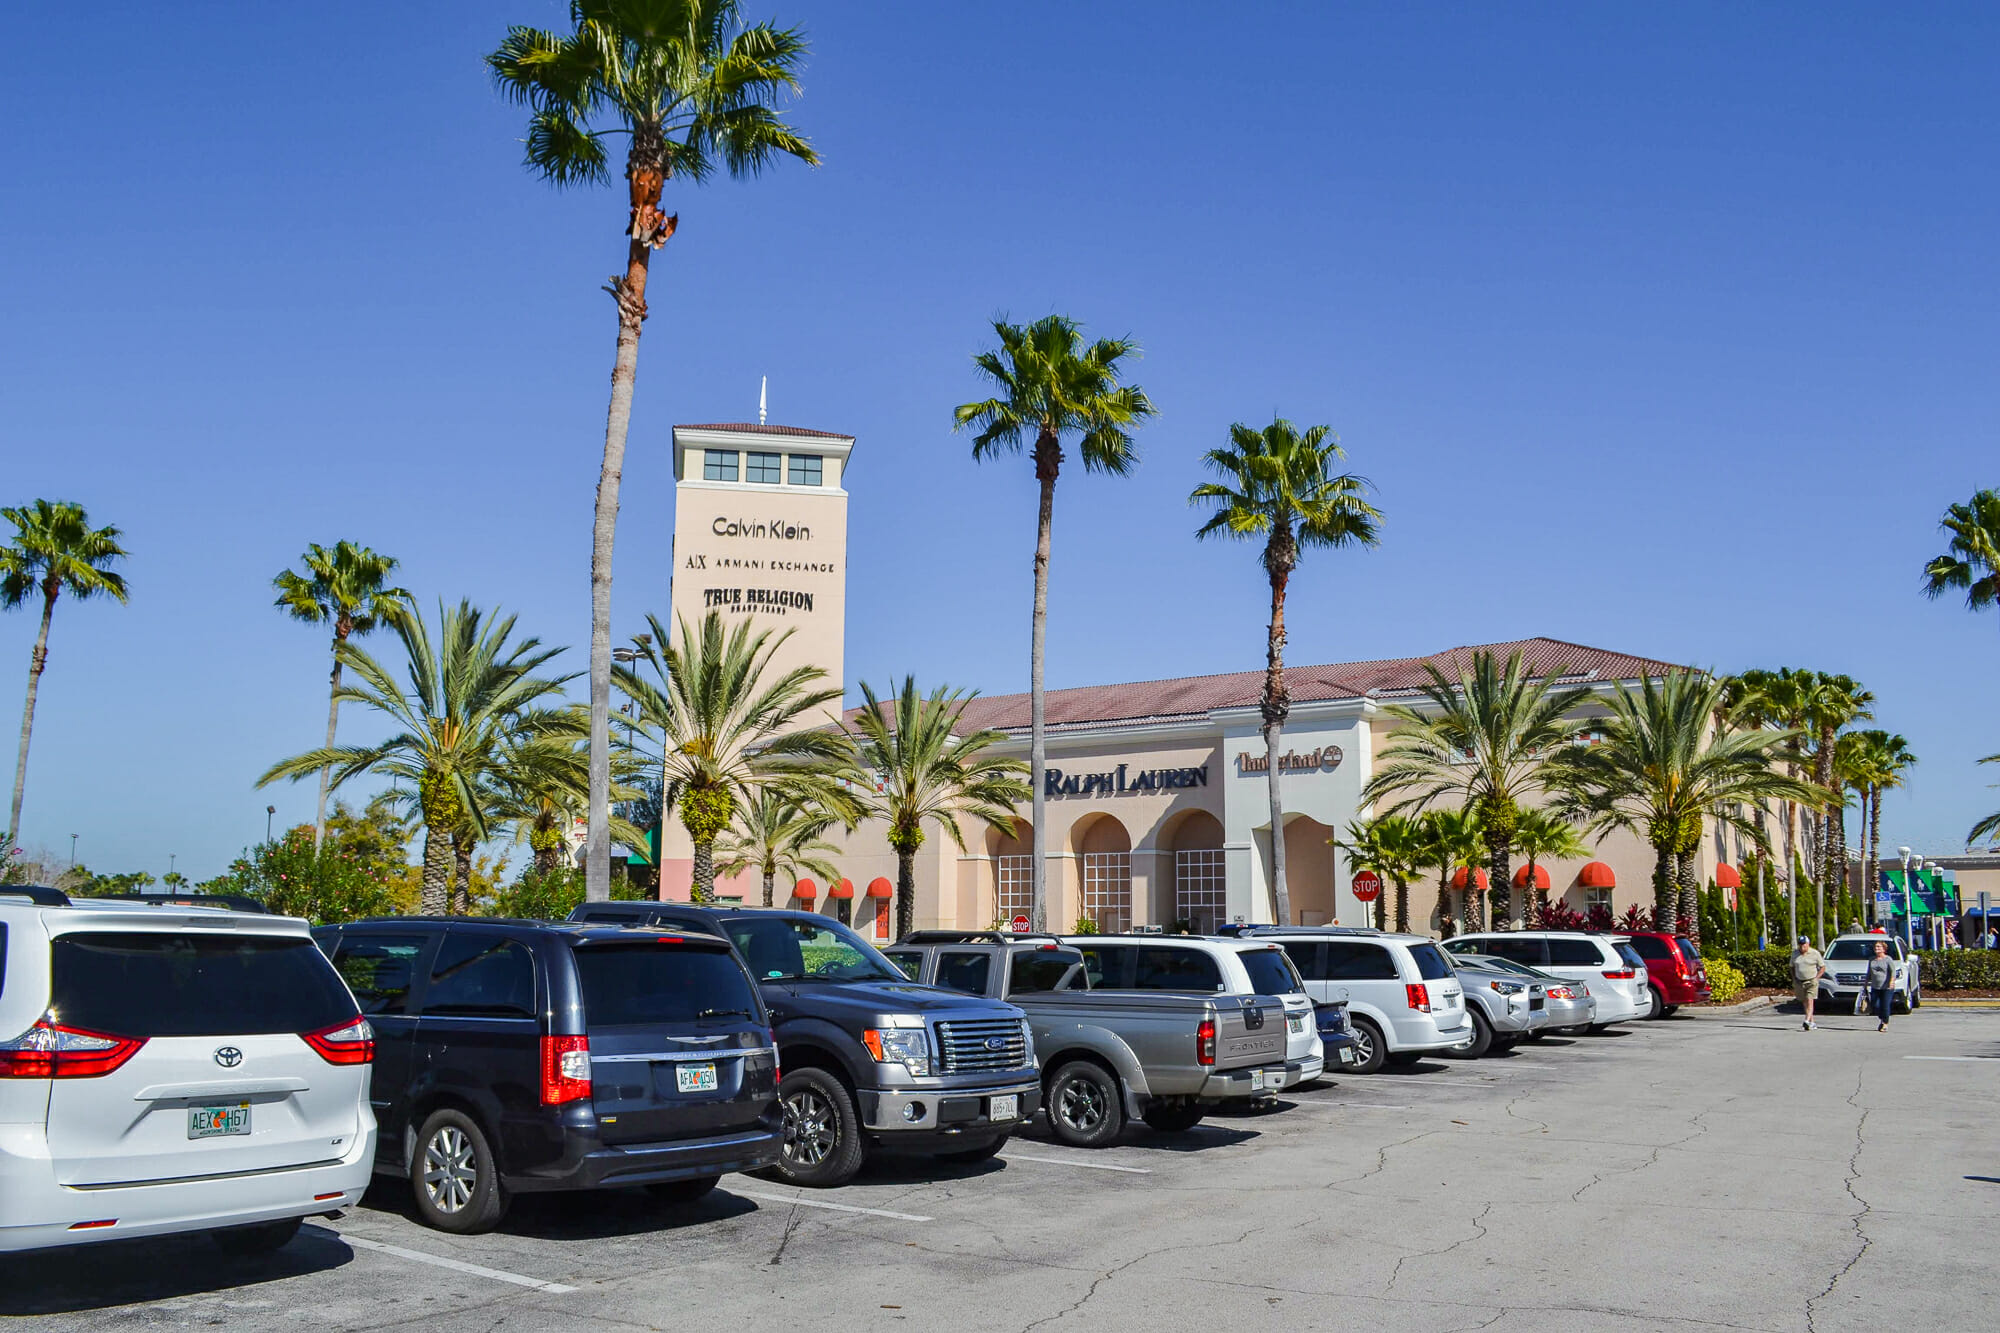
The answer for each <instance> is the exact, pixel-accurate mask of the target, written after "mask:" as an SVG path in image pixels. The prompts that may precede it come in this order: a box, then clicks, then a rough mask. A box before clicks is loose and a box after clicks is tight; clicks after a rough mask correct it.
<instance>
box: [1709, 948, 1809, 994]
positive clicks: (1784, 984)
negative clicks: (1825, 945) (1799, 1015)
mask: <svg viewBox="0 0 2000 1333" xmlns="http://www.w3.org/2000/svg"><path fill="white" fill-rule="evenodd" d="M1701 956H1702V957H1703V958H1705V959H1707V960H1708V961H1709V962H1711V963H1713V962H1715V961H1717V960H1720V961H1722V962H1725V963H1728V964H1729V965H1730V966H1731V967H1733V968H1735V969H1736V970H1737V971H1738V972H1741V973H1742V974H1743V984H1744V985H1745V986H1746V987H1749V988H1750V989H1753V990H1772V989H1780V990H1784V989H1789V988H1790V987H1791V984H1792V966H1791V961H1790V958H1789V956H1788V955H1786V954H1785V953H1783V952H1782V951H1780V950H1777V949H1737V950H1732V951H1710V950H1707V949H1704V950H1702V955H1701Z"/></svg>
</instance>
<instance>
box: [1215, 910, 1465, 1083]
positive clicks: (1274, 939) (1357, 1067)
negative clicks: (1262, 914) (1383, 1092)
mask: <svg viewBox="0 0 2000 1333" xmlns="http://www.w3.org/2000/svg"><path fill="white" fill-rule="evenodd" d="M1244 934H1245V935H1246V936H1248V937H1251V938H1254V939H1258V940H1264V941H1269V942H1271V943H1274V944H1281V945H1283V946H1284V949H1285V953H1286V954H1287V955H1289V956H1290V958H1291V960H1292V964H1293V966H1295V967H1297V968H1298V970H1299V973H1300V974H1301V975H1302V976H1304V977H1305V979H1306V993H1307V994H1308V995H1310V996H1312V998H1313V999H1314V1000H1315V1001H1317V1002H1319V1003H1322V1004H1331V1003H1333V1002H1334V1001H1336V1000H1345V1001H1347V1021H1348V1024H1349V1026H1351V1027H1352V1028H1353V1029H1354V1065H1353V1068H1354V1071H1355V1072H1356V1073H1360V1074H1372V1073H1374V1072H1375V1071H1376V1070H1378V1069H1380V1068H1381V1067H1382V1066H1383V1064H1384V1063H1389V1064H1398V1065H1402V1064H1409V1063H1411V1062H1413V1061H1415V1060H1416V1059H1417V1058H1418V1057H1419V1056H1421V1055H1423V1054H1425V1053H1426V1052H1430V1051H1445V1050H1449V1049H1451V1048H1452V1047H1454V1046H1456V1045H1458V1044H1459V1043H1460V1042H1462V1041H1464V1040H1465V1039H1466V1038H1467V1037H1469V1036H1471V1035H1472V1026H1471V1020H1470V1019H1468V1018H1467V1017H1466V1014H1465V991H1464V989H1463V988H1462V987H1461V986H1460V984H1459V980H1458V973H1457V972H1456V971H1454V970H1453V968H1452V966H1451V963H1450V961H1449V960H1447V959H1446V958H1445V957H1444V955H1442V954H1440V953H1439V952H1438V949H1437V945H1436V943H1435V942H1433V941H1432V940H1431V939H1430V937H1428V936H1425V935H1390V934H1386V933H1383V932H1378V931H1373V930H1361V929H1351V928H1347V927H1341V926H1324V927H1318V928H1314V927H1309V926H1260V927H1257V928H1255V929H1252V930H1248V931H1245V932H1244Z"/></svg>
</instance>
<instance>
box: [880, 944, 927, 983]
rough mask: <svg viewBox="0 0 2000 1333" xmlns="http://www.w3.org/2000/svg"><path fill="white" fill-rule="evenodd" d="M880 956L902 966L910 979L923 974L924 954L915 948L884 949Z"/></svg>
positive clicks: (918, 977) (915, 978)
mask: <svg viewBox="0 0 2000 1333" xmlns="http://www.w3.org/2000/svg"><path fill="white" fill-rule="evenodd" d="M882 956H883V957H884V958H886V959H888V960H889V961H890V962H892V963H894V964H895V965H896V966H897V967H900V968H902V969H903V971H904V973H905V974H907V975H908V976H909V978H910V980H912V981H916V980H918V979H920V978H921V977H922V976H923V975H924V956H923V954H921V953H919V952H918V951H917V950H915V949H884V950H883V951H882Z"/></svg>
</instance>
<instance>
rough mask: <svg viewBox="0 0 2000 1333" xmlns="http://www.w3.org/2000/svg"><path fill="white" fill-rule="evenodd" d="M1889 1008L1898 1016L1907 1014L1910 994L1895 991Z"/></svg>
mask: <svg viewBox="0 0 2000 1333" xmlns="http://www.w3.org/2000/svg"><path fill="white" fill-rule="evenodd" d="M1889 1007H1890V1008H1891V1009H1893V1010H1895V1011H1896V1012H1897V1013H1899V1014H1907V1013H1909V1012H1910V993H1909V992H1908V991H1897V992H1896V997H1895V998H1894V999H1893V1000H1891V1001H1890V1002H1889Z"/></svg>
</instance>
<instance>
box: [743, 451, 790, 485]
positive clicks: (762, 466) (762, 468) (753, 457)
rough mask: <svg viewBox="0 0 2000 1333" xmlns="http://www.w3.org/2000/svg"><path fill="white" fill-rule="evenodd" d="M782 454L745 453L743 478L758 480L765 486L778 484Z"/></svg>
mask: <svg viewBox="0 0 2000 1333" xmlns="http://www.w3.org/2000/svg"><path fill="white" fill-rule="evenodd" d="M782 457H783V455H782V454H745V455H744V456H743V480H745V481H754V482H758V483H760V484H762V485H765V486H776V485H777V484H778V460H779V459H780V458H782Z"/></svg>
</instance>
